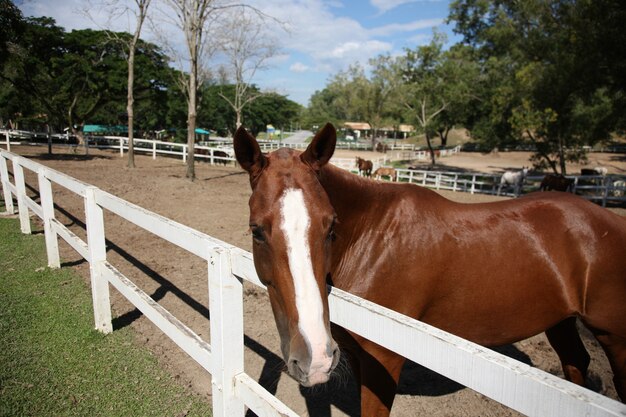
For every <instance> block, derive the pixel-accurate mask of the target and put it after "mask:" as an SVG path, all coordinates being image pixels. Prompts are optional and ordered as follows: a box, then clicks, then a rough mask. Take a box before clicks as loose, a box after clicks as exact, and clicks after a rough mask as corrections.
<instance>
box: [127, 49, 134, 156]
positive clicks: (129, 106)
mask: <svg viewBox="0 0 626 417" xmlns="http://www.w3.org/2000/svg"><path fill="white" fill-rule="evenodd" d="M134 85H135V47H134V45H133V46H131V48H130V51H129V54H128V96H127V98H128V101H127V104H126V113H127V114H128V164H127V166H128V168H135V144H134V140H133V139H134V132H135V129H134V119H135V111H134V103H135V97H134V94H133V88H134Z"/></svg>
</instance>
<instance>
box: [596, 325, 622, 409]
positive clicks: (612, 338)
mask: <svg viewBox="0 0 626 417" xmlns="http://www.w3.org/2000/svg"><path fill="white" fill-rule="evenodd" d="M591 331H592V332H593V334H594V336H595V337H596V339H598V342H600V345H601V346H602V348H603V349H604V352H605V353H606V356H607V358H608V359H609V363H610V364H611V370H613V383H614V384H615V391H617V395H619V397H620V398H621V399H622V402H626V338H625V337H623V336H619V335H616V334H611V333H606V332H603V331H598V330H595V329H591Z"/></svg>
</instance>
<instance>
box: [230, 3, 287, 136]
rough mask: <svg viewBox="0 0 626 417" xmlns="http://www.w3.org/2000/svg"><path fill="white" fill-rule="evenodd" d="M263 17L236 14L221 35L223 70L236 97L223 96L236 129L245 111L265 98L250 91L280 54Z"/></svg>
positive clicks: (252, 11) (242, 12)
mask: <svg viewBox="0 0 626 417" xmlns="http://www.w3.org/2000/svg"><path fill="white" fill-rule="evenodd" d="M261 16H262V15H260V14H259V13H258V12H256V11H254V10H248V9H242V10H237V12H236V13H232V14H231V16H230V18H228V19H224V24H223V25H222V29H221V30H220V31H219V33H221V34H223V35H224V36H222V40H221V45H220V50H221V52H222V53H223V54H224V55H225V57H226V61H227V62H226V65H225V66H224V67H223V68H224V71H225V74H229V75H230V78H231V79H232V80H233V81H234V85H235V90H234V94H232V95H227V94H220V96H221V97H222V98H223V99H224V100H226V101H227V102H228V104H229V105H230V106H231V107H232V108H233V110H234V111H235V115H236V118H237V120H236V122H235V125H236V127H237V128H238V127H239V126H241V123H242V119H241V117H242V112H243V109H244V107H245V106H247V105H249V104H250V103H251V102H252V101H254V100H256V99H257V98H258V97H260V96H261V95H262V93H261V92H260V91H258V90H255V89H251V88H250V86H251V81H252V79H253V78H254V76H255V74H256V73H257V71H259V70H261V69H263V68H265V65H266V63H267V60H268V59H270V58H272V57H273V56H275V55H276V51H277V46H276V45H277V41H276V39H273V38H272V37H269V36H268V35H267V34H266V33H265V32H264V28H265V26H266V23H267V22H266V21H265V20H266V19H261Z"/></svg>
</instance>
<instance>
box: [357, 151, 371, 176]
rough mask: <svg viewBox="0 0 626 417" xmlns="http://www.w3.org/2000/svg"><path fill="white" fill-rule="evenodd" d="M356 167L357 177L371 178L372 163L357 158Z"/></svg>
mask: <svg viewBox="0 0 626 417" xmlns="http://www.w3.org/2000/svg"><path fill="white" fill-rule="evenodd" d="M356 166H357V167H358V168H359V175H363V176H365V177H371V176H372V168H374V164H373V163H372V161H370V160H367V159H363V158H360V157H358V156H357V157H356Z"/></svg>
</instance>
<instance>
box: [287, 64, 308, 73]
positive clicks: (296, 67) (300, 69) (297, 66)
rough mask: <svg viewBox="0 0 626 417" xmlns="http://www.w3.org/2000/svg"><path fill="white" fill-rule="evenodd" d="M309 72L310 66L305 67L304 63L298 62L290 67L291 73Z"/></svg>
mask: <svg viewBox="0 0 626 417" xmlns="http://www.w3.org/2000/svg"><path fill="white" fill-rule="evenodd" d="M308 70H309V66H308V65H304V64H303V63H302V62H296V63H295V64H292V65H291V66H290V67H289V71H292V72H307V71H308Z"/></svg>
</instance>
